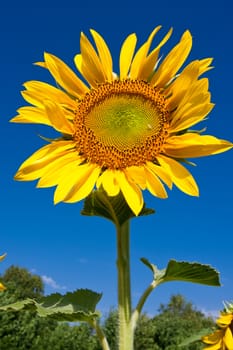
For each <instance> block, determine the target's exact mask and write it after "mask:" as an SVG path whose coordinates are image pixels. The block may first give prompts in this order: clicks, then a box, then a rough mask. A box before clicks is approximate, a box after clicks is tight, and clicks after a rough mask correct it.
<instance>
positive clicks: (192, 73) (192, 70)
mask: <svg viewBox="0 0 233 350" xmlns="http://www.w3.org/2000/svg"><path fill="white" fill-rule="evenodd" d="M199 66H200V64H199V61H198V60H196V61H193V62H191V63H190V64H189V65H187V66H186V67H185V68H184V70H183V71H182V72H181V74H180V75H179V76H178V77H177V78H176V79H175V80H174V81H173V82H172V84H171V85H170V86H168V88H167V89H166V94H167V95H170V98H169V99H168V103H169V108H170V109H171V110H173V109H174V108H176V107H177V105H179V103H180V101H181V100H182V98H183V96H184V95H185V94H186V92H187V90H188V89H189V87H190V86H191V85H192V84H193V82H194V81H195V80H197V78H198V75H199Z"/></svg>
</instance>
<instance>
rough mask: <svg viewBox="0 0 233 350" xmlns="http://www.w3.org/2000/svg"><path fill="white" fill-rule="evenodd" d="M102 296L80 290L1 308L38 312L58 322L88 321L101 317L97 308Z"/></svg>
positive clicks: (23, 301)
mask: <svg viewBox="0 0 233 350" xmlns="http://www.w3.org/2000/svg"><path fill="white" fill-rule="evenodd" d="M100 298H101V294H99V293H96V292H93V291H91V290H88V289H79V290H76V291H75V292H72V293H71V292H68V293H66V294H65V295H61V294H59V293H55V294H51V295H49V296H45V297H42V298H40V299H39V300H37V301H36V300H34V299H25V300H22V301H18V302H16V303H13V304H9V305H5V306H1V307H0V310H2V311H20V310H30V311H36V312H37V314H38V315H39V316H41V317H49V318H52V319H55V320H57V321H70V322H74V321H86V322H90V321H92V320H93V319H96V318H98V317H100V314H99V312H97V311H95V307H96V305H97V303H98V302H99V300H100Z"/></svg>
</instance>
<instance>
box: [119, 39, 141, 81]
mask: <svg viewBox="0 0 233 350" xmlns="http://www.w3.org/2000/svg"><path fill="white" fill-rule="evenodd" d="M136 43H137V37H136V35H135V34H134V33H133V34H130V35H129V36H128V37H127V38H126V39H125V41H124V43H123V45H122V47H121V52H120V79H126V78H127V77H128V72H129V68H130V65H131V62H132V58H133V55H134V50H135V46H136Z"/></svg>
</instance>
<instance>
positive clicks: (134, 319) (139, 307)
mask: <svg viewBox="0 0 233 350" xmlns="http://www.w3.org/2000/svg"><path fill="white" fill-rule="evenodd" d="M156 286H157V283H156V281H153V282H152V283H151V284H150V285H149V287H148V288H147V289H146V290H145V291H144V293H143V294H142V296H141V298H140V299H139V302H138V304H137V306H136V308H135V310H134V312H133V314H132V328H133V329H135V327H136V325H137V321H138V319H139V316H140V314H141V311H142V308H143V306H144V304H145V302H146V300H147V298H148V296H149V295H150V293H151V292H152V291H153V290H154V289H155V287H156Z"/></svg>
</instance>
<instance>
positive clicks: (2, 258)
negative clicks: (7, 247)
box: [0, 253, 6, 261]
mask: <svg viewBox="0 0 233 350" xmlns="http://www.w3.org/2000/svg"><path fill="white" fill-rule="evenodd" d="M5 257H6V253H5V254H3V255H0V261H2V260H4V259H5Z"/></svg>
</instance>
